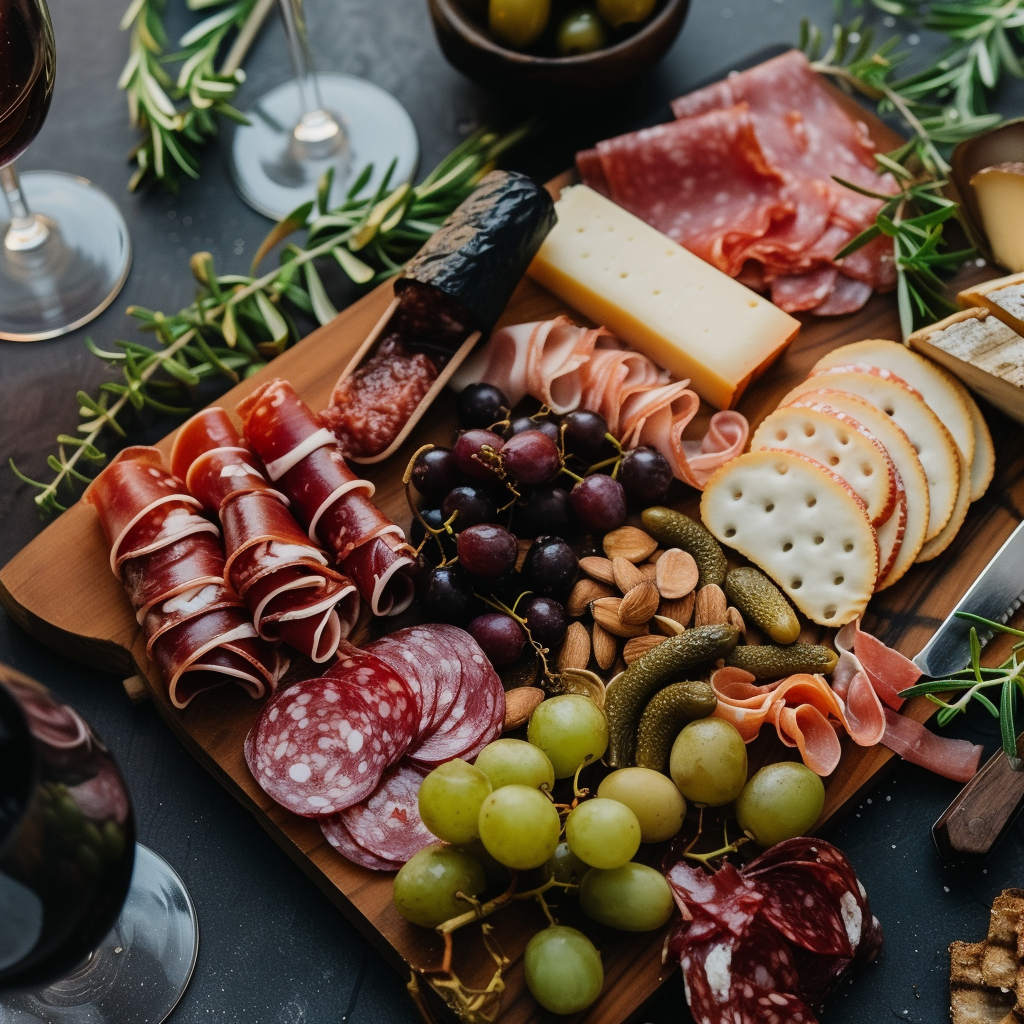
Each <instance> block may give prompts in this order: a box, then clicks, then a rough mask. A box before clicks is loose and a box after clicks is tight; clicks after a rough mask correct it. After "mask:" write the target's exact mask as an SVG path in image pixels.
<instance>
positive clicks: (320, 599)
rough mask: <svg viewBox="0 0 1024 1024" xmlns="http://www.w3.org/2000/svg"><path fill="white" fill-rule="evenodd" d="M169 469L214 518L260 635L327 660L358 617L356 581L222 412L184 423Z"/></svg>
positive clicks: (229, 571)
mask: <svg viewBox="0 0 1024 1024" xmlns="http://www.w3.org/2000/svg"><path fill="white" fill-rule="evenodd" d="M171 469H172V471H173V472H174V473H175V474H176V475H177V476H178V477H179V478H180V479H182V480H184V481H185V483H186V486H187V487H188V490H189V492H190V493H191V494H192V495H193V497H195V498H196V499H197V500H198V501H200V502H201V503H202V505H203V507H204V508H205V509H206V510H207V511H209V512H212V513H214V514H215V515H217V516H218V517H219V519H220V523H221V527H222V529H223V531H224V547H225V551H226V554H227V563H226V565H225V574H226V577H225V578H226V580H227V582H228V583H229V585H230V586H231V587H232V589H233V590H234V591H235V592H236V593H237V594H238V595H239V596H240V597H241V598H242V600H243V601H244V602H245V604H246V607H248V609H249V611H250V613H251V614H252V616H253V621H254V624H255V626H256V629H257V631H258V632H259V634H260V636H262V637H263V638H264V639H267V640H284V641H286V642H287V643H288V644H290V645H291V646H292V647H294V648H296V649H297V650H299V651H301V652H302V653H303V654H305V655H306V656H307V657H309V658H311V659H312V660H313V661H314V662H317V663H322V662H325V661H328V660H329V659H330V658H331V657H332V656H333V655H334V653H335V651H337V649H338V644H339V643H340V642H341V641H342V640H343V639H344V638H345V637H347V636H348V634H349V633H350V632H351V631H352V627H353V626H354V625H355V623H356V619H357V618H358V615H359V594H358V593H357V591H356V587H355V584H354V583H353V582H352V581H351V580H350V579H349V578H348V577H347V576H343V575H342V574H341V573H339V572H337V571H335V570H334V569H332V568H330V567H329V565H328V561H329V560H328V557H327V555H326V554H325V553H324V551H323V550H322V549H321V548H320V547H318V546H317V545H315V544H312V543H310V540H309V538H308V537H307V536H306V534H305V532H304V531H303V530H302V528H301V527H300V526H299V524H298V523H297V522H296V521H295V519H294V517H293V516H292V514H291V512H290V511H289V510H288V507H287V505H288V499H287V498H286V497H285V496H284V495H283V494H281V493H280V492H279V491H277V490H274V488H273V487H271V485H270V483H269V482H268V481H267V479H266V477H265V476H264V475H263V471H262V469H261V467H260V465H259V460H258V459H257V457H256V455H255V453H254V452H253V451H252V448H251V447H250V446H249V444H248V443H247V442H246V441H245V440H244V439H243V438H242V437H241V436H240V435H239V433H238V431H237V430H236V429H235V426H234V424H233V423H232V422H231V419H230V417H229V416H228V414H227V413H226V412H225V411H224V410H223V409H221V408H217V407H214V408H210V409H204V410H203V411H202V412H199V413H197V414H196V415H195V416H193V417H192V419H190V420H189V421H188V422H187V423H185V424H184V425H183V426H182V427H181V429H180V430H179V431H178V436H177V437H176V438H175V442H174V448H173V449H172V451H171Z"/></svg>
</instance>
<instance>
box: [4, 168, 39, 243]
mask: <svg viewBox="0 0 1024 1024" xmlns="http://www.w3.org/2000/svg"><path fill="white" fill-rule="evenodd" d="M0 188H2V189H3V190H4V198H5V199H6V200H7V207H8V209H9V210H10V211H11V223H10V224H9V225H8V228H7V234H6V235H4V247H5V248H6V249H9V250H11V251H12V252H24V251H25V250H27V249H35V248H36V247H37V246H40V245H42V244H43V242H45V241H46V239H47V238H49V236H50V229H49V228H48V227H47V226H46V223H45V222H44V221H43V219H42V217H34V216H33V215H32V213H31V212H30V211H29V208H28V202H27V200H26V199H25V193H24V192H23V191H22V188H21V181H20V180H19V179H18V172H17V171H16V170H15V169H14V164H13V163H11V164H6V165H5V166H4V167H0Z"/></svg>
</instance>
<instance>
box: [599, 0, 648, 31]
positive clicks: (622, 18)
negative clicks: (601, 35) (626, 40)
mask: <svg viewBox="0 0 1024 1024" xmlns="http://www.w3.org/2000/svg"><path fill="white" fill-rule="evenodd" d="M655 3H656V0H597V9H598V12H599V13H600V15H601V17H602V18H604V20H605V21H607V22H608V24H609V25H611V27H612V28H622V26H623V25H639V24H640V22H642V21H646V20H647V19H648V18H649V17H650V16H651V12H652V11H653V10H654V5H655Z"/></svg>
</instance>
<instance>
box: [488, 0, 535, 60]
mask: <svg viewBox="0 0 1024 1024" xmlns="http://www.w3.org/2000/svg"><path fill="white" fill-rule="evenodd" d="M550 17H551V0H490V3H489V5H488V8H487V23H488V25H489V27H490V29H491V33H492V34H493V35H494V36H496V37H497V39H498V41H499V42H502V43H505V44H506V45H508V46H511V47H512V48H513V49H514V50H525V49H526V48H527V47H528V46H532V45H533V44H534V43H535V42H537V40H538V39H539V38H540V37H541V34H542V33H543V32H544V29H545V28H547V24H548V18H550Z"/></svg>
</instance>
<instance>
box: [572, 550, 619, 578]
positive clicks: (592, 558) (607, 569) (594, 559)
mask: <svg viewBox="0 0 1024 1024" xmlns="http://www.w3.org/2000/svg"><path fill="white" fill-rule="evenodd" d="M580 568H581V569H582V570H583V571H584V572H585V573H586V574H587V575H588V576H589V577H590V578H591V579H592V580H600V582H601V583H607V584H608V585H609V586H613V585H614V583H615V573H614V572H613V570H612V561H611V559H610V558H601V557H600V555H588V556H587V557H586V558H581V559H580Z"/></svg>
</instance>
